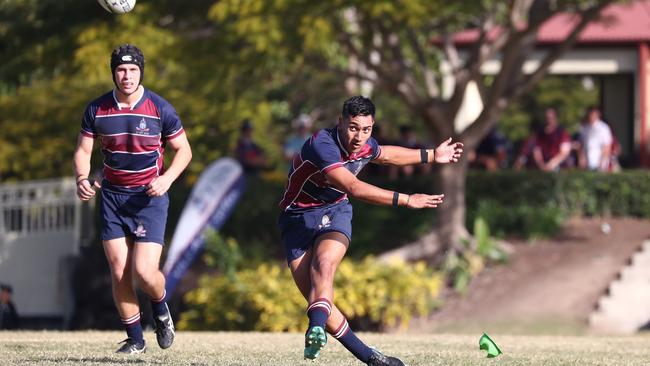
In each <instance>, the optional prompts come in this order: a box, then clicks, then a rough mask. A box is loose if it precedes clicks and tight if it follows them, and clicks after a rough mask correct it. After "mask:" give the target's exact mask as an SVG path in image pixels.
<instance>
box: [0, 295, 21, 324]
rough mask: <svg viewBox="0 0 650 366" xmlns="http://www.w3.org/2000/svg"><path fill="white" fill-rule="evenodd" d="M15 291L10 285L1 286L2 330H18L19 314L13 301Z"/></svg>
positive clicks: (0, 319) (0, 317) (0, 312)
mask: <svg viewBox="0 0 650 366" xmlns="http://www.w3.org/2000/svg"><path fill="white" fill-rule="evenodd" d="M12 293H13V289H12V288H11V286H9V285H0V329H17V328H18V313H17V312H16V306H15V305H14V303H13V301H11V294H12Z"/></svg>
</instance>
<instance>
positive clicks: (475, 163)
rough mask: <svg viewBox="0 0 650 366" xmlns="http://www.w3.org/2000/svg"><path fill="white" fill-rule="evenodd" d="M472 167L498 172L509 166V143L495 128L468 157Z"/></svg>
mask: <svg viewBox="0 0 650 366" xmlns="http://www.w3.org/2000/svg"><path fill="white" fill-rule="evenodd" d="M468 158H469V160H470V162H471V164H472V167H476V168H483V169H485V170H487V171H496V170H498V169H501V168H505V167H506V166H507V164H508V151H507V141H506V138H505V137H504V136H503V134H502V133H501V132H499V130H498V129H497V128H496V127H495V128H493V129H492V130H491V131H490V133H489V134H488V135H487V136H485V138H483V140H482V141H481V142H480V143H479V145H478V147H477V148H476V151H475V152H474V154H472V155H469V156H468Z"/></svg>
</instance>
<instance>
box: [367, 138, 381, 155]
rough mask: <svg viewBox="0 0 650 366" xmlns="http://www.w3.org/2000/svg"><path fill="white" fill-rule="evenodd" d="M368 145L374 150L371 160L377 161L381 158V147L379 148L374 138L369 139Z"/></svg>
mask: <svg viewBox="0 0 650 366" xmlns="http://www.w3.org/2000/svg"><path fill="white" fill-rule="evenodd" d="M367 144H368V145H370V148H371V149H372V155H371V156H370V160H375V159H377V158H378V157H379V154H381V146H379V143H378V142H377V140H375V139H374V138H373V137H371V138H369V139H368V142H367Z"/></svg>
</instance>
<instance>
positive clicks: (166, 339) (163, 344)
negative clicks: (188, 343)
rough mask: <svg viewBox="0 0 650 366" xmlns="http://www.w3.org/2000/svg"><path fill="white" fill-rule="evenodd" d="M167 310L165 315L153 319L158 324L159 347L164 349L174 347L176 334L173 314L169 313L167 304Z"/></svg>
mask: <svg viewBox="0 0 650 366" xmlns="http://www.w3.org/2000/svg"><path fill="white" fill-rule="evenodd" d="M165 308H166V309H167V312H166V313H165V314H163V315H159V316H154V317H153V320H154V323H156V341H158V345H159V346H160V348H162V349H165V348H169V347H171V346H172V343H174V335H175V334H176V333H175V331H174V321H173V320H172V314H171V313H170V312H169V307H167V304H165Z"/></svg>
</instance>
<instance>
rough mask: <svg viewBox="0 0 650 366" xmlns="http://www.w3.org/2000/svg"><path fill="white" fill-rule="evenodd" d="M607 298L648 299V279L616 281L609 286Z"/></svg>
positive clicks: (649, 280) (649, 291) (649, 294)
mask: <svg viewBox="0 0 650 366" xmlns="http://www.w3.org/2000/svg"><path fill="white" fill-rule="evenodd" d="M608 291H609V296H610V297H616V296H619V295H621V296H626V297H630V296H631V297H634V298H639V297H644V296H647V297H648V298H650V279H646V278H634V279H627V280H625V281H621V280H617V281H614V282H612V283H611V284H610V285H609V289H608Z"/></svg>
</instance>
